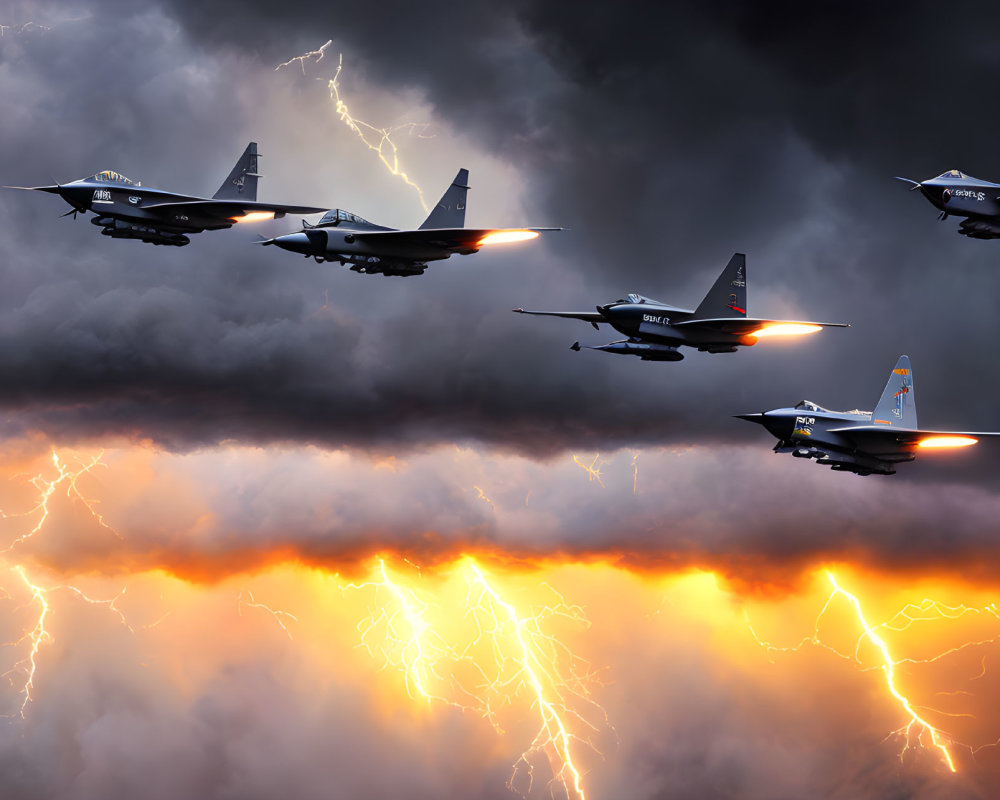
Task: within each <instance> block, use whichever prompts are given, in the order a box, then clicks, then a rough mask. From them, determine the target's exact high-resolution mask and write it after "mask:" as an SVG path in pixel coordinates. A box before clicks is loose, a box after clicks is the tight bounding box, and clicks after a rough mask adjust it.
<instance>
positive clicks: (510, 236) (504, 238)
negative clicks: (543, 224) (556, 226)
mask: <svg viewBox="0 0 1000 800" xmlns="http://www.w3.org/2000/svg"><path fill="white" fill-rule="evenodd" d="M537 238H538V231H494V232H493V233H488V234H486V235H485V236H484V237H483V238H482V239H480V240H479V246H480V247H482V246H483V245H485V244H506V243H507V242H523V241H525V240H527V239H537Z"/></svg>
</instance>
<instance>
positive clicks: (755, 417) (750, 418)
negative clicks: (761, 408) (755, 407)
mask: <svg viewBox="0 0 1000 800" xmlns="http://www.w3.org/2000/svg"><path fill="white" fill-rule="evenodd" d="M733 417H734V418H735V419H745V420H746V421H747V422H756V423H757V424H758V425H763V424H764V415H763V414H733Z"/></svg>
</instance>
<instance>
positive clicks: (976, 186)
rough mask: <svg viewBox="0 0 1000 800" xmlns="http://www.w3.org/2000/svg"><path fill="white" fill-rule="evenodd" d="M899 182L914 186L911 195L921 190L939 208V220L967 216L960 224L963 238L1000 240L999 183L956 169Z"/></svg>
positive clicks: (898, 178) (903, 179)
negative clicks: (918, 179) (915, 179)
mask: <svg viewBox="0 0 1000 800" xmlns="http://www.w3.org/2000/svg"><path fill="white" fill-rule="evenodd" d="M896 180H899V181H904V182H906V183H910V184H913V188H912V189H910V191H911V192H912V191H916V190H917V189H919V190H920V193H921V194H922V195H923V196H924V197H926V198H927V199H928V200H930V201H931V205H933V206H934V207H935V208H937V209H940V211H941V213H940V214H938V219H939V220H945V219H948V217H949V216H955V217H965V219H964V220H962V221H961V222H960V223H959V224H958V232H959V233H961V234H963V235H964V236H971V237H972V238H973V239H998V238H1000V184H998V183H990V182H989V181H981V180H979V179H978V178H973V177H971V176H970V175H966V174H965V173H964V172H960V171H959V170H957V169H952V170H948V172H944V173H942V174H941V175H938V176H937V177H936V178H931V179H930V180H926V181H914V180H910V179H909V178H900V177H897V178H896Z"/></svg>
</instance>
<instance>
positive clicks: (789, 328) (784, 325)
mask: <svg viewBox="0 0 1000 800" xmlns="http://www.w3.org/2000/svg"><path fill="white" fill-rule="evenodd" d="M821 330H823V326H822V325H809V324H806V323H801V322H776V323H774V324H773V325H765V326H764V327H763V328H761V329H760V330H756V331H754V332H753V333H751V334H749V335H750V336H755V337H757V338H758V339H760V338H762V337H764V336H804V335H805V334H807V333H817V332H819V331H821Z"/></svg>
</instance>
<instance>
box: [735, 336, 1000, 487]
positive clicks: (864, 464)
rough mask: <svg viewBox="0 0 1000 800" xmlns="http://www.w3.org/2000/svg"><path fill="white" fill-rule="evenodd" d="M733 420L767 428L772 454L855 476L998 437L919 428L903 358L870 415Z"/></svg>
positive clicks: (787, 413)
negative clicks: (787, 455) (924, 452)
mask: <svg viewBox="0 0 1000 800" xmlns="http://www.w3.org/2000/svg"><path fill="white" fill-rule="evenodd" d="M737 417H738V418H739V419H745V420H746V421H747V422H756V423H757V424H758V425H763V426H764V427H765V428H767V430H768V431H769V432H770V433H771V434H772V435H773V436H774V437H775V438H777V440H778V443H777V444H776V445H775V446H774V452H776V453H791V454H792V455H793V456H795V457H796V458H815V459H816V463H817V464H823V465H826V466H829V467H830V468H831V469H834V470H837V471H844V472H853V473H855V474H857V475H871V474H875V475H892V474H894V473H895V472H896V470H895V469H894V467H895V465H896V464H899V463H902V462H906V461H913V460H914V459H915V458H916V457H917V453H918V452H920V451H921V450H935V449H947V448H955V447H967V446H969V445H974V444H976V443H977V442H978V440H979V439H981V438H983V437H988V436H1000V433H972V432H968V431H929V430H921V429H920V428H918V427H917V408H916V405H915V403H914V396H913V369H912V368H911V367H910V359H909V358H908V357H907V356H900V357H899V360H898V361H897V362H896V366H895V367H893V369H892V373H891V374H890V375H889V382H888V383H886V385H885V389H884V390H883V391H882V396H881V397H880V398H879V401H878V405H877V406H875V410H874V411H860V410H855V411H830V410H828V409H825V408H822V407H821V406H818V405H816V404H815V403H812V402H810V401H808V400H803V401H802V402H800V403H798V404H797V405H796V406H795V407H794V408H777V409H774V410H772V411H765V412H763V413H761V414H738V415H737Z"/></svg>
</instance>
